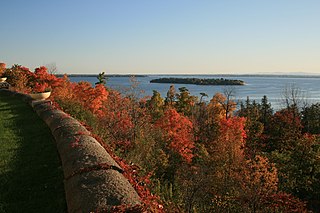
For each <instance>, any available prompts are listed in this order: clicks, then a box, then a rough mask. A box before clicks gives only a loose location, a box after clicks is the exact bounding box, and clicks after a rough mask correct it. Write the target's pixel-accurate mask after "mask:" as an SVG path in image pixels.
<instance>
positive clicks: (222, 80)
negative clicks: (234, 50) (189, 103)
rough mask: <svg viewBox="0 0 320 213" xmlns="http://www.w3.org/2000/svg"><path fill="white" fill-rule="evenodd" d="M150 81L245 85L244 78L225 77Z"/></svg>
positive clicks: (157, 80) (156, 81) (155, 80)
mask: <svg viewBox="0 0 320 213" xmlns="http://www.w3.org/2000/svg"><path fill="white" fill-rule="evenodd" d="M150 83H170V84H196V85H244V84H245V83H244V81H242V80H231V79H225V78H158V79H153V80H151V81H150Z"/></svg>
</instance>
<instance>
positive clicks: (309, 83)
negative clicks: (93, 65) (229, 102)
mask: <svg viewBox="0 0 320 213" xmlns="http://www.w3.org/2000/svg"><path fill="white" fill-rule="evenodd" d="M161 77H185V78H187V77H188V78H225V79H237V80H243V81H244V82H245V83H246V85H244V86H233V87H234V91H235V94H234V95H235V99H236V100H239V101H241V100H246V98H247V96H249V98H250V99H251V100H256V101H258V102H260V101H261V98H262V97H263V96H264V95H266V96H267V97H268V100H269V102H271V104H272V107H273V108H274V109H279V108H280V107H283V106H284V105H283V92H284V90H285V88H286V87H290V86H291V85H294V87H296V88H299V90H301V92H302V93H303V96H304V99H305V100H306V101H307V102H308V103H316V102H320V78H319V77H315V76H310V77H305V76H304V77H283V76H236V75H234V76H224V75H192V76H189V75H188V76H181V75H149V76H147V77H136V80H137V81H138V82H139V86H138V88H139V90H143V91H144V94H143V96H151V95H152V91H153V90H157V91H158V92H160V93H161V95H162V97H165V96H166V94H167V91H168V89H169V87H170V84H159V83H150V80H152V79H155V78H161ZM70 80H71V81H72V82H78V81H89V82H90V83H92V84H94V83H95V82H97V78H96V77H70ZM131 85H132V82H131V81H130V78H129V77H109V78H108V81H107V86H108V87H111V88H113V89H117V90H119V91H121V92H124V91H125V89H126V88H129V87H130V86H131ZM174 86H175V88H176V91H179V90H178V88H180V87H186V88H187V89H188V90H189V92H190V93H191V94H192V95H196V96H200V93H201V92H204V93H206V94H208V96H209V98H206V99H204V100H206V101H209V100H210V99H211V98H212V96H213V95H214V94H215V93H217V92H220V93H223V91H224V90H225V89H226V87H230V86H208V85H192V84H175V85H174Z"/></svg>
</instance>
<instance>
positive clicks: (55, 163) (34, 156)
mask: <svg viewBox="0 0 320 213" xmlns="http://www.w3.org/2000/svg"><path fill="white" fill-rule="evenodd" d="M66 211H67V208H66V202H65V194H64V188H63V173H62V168H61V163H60V160H59V157H58V153H57V149H56V146H55V144H54V139H53V137H52V135H51V132H50V130H49V128H48V127H47V126H46V124H45V123H44V122H43V121H42V120H41V119H40V118H39V117H38V116H37V114H36V113H35V112H34V111H33V110H32V108H31V107H30V106H29V105H27V104H26V103H25V102H23V101H22V100H20V99H19V98H16V97H12V96H9V95H6V94H3V93H1V91H0V212H66Z"/></svg>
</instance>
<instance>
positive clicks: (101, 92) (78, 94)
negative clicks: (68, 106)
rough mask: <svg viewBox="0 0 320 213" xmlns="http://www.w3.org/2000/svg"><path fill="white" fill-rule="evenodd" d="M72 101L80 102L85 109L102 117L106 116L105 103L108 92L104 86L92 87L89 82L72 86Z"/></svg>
mask: <svg viewBox="0 0 320 213" xmlns="http://www.w3.org/2000/svg"><path fill="white" fill-rule="evenodd" d="M72 88H73V91H72V99H73V100H76V101H78V102H79V103H80V104H81V105H83V106H84V108H85V109H88V110H90V111H91V112H92V113H93V114H95V115H97V116H99V117H102V116H103V115H104V114H105V111H104V109H103V102H104V101H106V100H107V97H108V94H109V93H108V91H107V90H106V88H105V87H104V86H103V85H102V84H98V85H96V87H92V86H91V84H90V83H89V82H79V83H77V84H72Z"/></svg>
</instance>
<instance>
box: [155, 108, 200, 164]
mask: <svg viewBox="0 0 320 213" xmlns="http://www.w3.org/2000/svg"><path fill="white" fill-rule="evenodd" d="M156 126H158V127H159V128H161V129H162V131H163V132H164V138H165V140H166V141H167V142H168V143H169V144H168V147H169V148H170V149H172V150H173V151H174V152H176V153H178V154H179V155H180V156H181V157H182V158H183V159H184V160H185V161H187V162H189V163H190V162H191V160H192V157H193V153H192V149H193V148H194V141H193V134H192V128H193V126H192V123H191V121H190V120H189V119H188V118H187V117H185V116H183V115H180V114H179V113H178V112H177V111H176V110H175V109H172V108H169V109H168V110H167V111H165V113H164V115H163V117H161V118H160V119H159V120H158V121H157V123H156Z"/></svg>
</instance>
